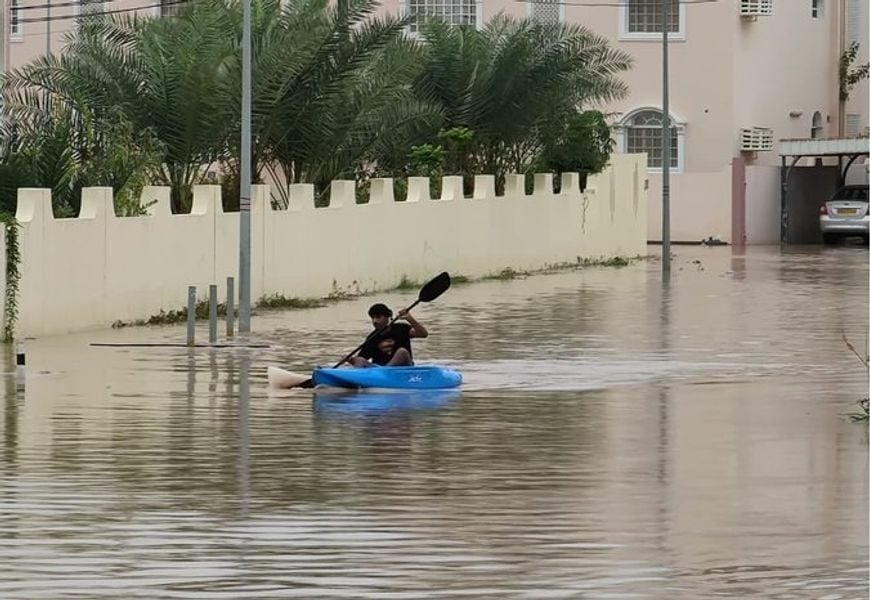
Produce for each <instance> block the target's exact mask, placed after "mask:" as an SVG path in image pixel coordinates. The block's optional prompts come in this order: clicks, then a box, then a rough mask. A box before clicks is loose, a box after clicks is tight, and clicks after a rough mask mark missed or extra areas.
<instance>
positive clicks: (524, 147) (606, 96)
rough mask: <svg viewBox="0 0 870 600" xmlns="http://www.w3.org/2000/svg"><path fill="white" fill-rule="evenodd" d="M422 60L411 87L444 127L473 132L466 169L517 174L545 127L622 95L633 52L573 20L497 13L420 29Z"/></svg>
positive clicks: (543, 135)
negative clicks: (477, 24) (470, 22)
mask: <svg viewBox="0 0 870 600" xmlns="http://www.w3.org/2000/svg"><path fill="white" fill-rule="evenodd" d="M423 37H424V38H425V40H426V42H427V45H428V60H427V62H426V65H425V68H424V69H423V71H422V72H421V75H420V77H419V78H418V79H417V81H416V86H415V89H416V90H417V93H418V95H419V96H420V97H421V98H425V99H431V100H432V101H434V102H436V103H437V104H438V105H439V106H441V107H442V109H443V111H444V115H445V127H446V128H467V129H469V130H471V131H472V132H473V134H474V143H473V144H472V153H473V156H472V160H471V161H470V168H471V169H473V170H477V172H484V173H494V174H496V175H498V176H499V178H503V176H504V174H505V173H507V172H518V173H522V172H524V171H525V169H526V168H528V167H529V166H530V165H531V164H532V163H533V161H534V159H535V158H536V157H537V156H538V155H539V154H540V152H541V149H542V147H543V143H544V140H545V139H546V137H547V135H548V131H549V130H550V129H555V130H559V131H561V130H562V129H563V128H564V127H563V124H564V121H565V119H566V118H567V117H568V116H569V115H573V114H575V112H576V110H577V109H578V108H581V107H584V106H589V105H594V104H601V103H606V102H609V101H612V100H615V99H618V98H621V97H624V96H625V94H626V93H627V91H628V88H627V86H626V84H625V82H623V81H621V80H620V79H619V75H620V74H621V73H622V72H624V71H626V70H627V69H629V68H630V66H631V57H630V56H629V55H628V54H626V53H624V52H622V51H620V50H618V49H614V48H612V47H611V46H610V45H609V44H608V42H607V40H606V39H605V38H603V37H601V36H599V35H597V34H595V33H593V32H591V31H590V30H588V29H586V28H585V27H583V26H580V25H575V24H558V25H544V24H540V23H538V22H535V21H532V20H521V21H518V20H514V19H511V18H509V17H504V16H497V17H495V18H494V19H492V20H491V21H489V22H488V23H487V24H486V26H485V27H484V28H483V29H481V30H477V29H475V28H473V27H465V26H463V27H455V26H450V25H448V24H446V23H444V22H441V21H431V22H428V23H427V24H425V25H424V27H423Z"/></svg>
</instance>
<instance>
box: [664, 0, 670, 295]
mask: <svg viewBox="0 0 870 600" xmlns="http://www.w3.org/2000/svg"><path fill="white" fill-rule="evenodd" d="M670 21H671V0H662V279H664V280H667V279H668V278H670V276H671V113H670V103H669V99H668V28H669V27H670Z"/></svg>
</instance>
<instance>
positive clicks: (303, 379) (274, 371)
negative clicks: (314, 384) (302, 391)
mask: <svg viewBox="0 0 870 600" xmlns="http://www.w3.org/2000/svg"><path fill="white" fill-rule="evenodd" d="M266 378H267V379H268V381H269V387H272V388H275V389H279V390H282V389H283V390H286V389H290V388H295V387H311V376H310V375H302V374H300V373H292V372H290V371H285V370H284V369H279V368H278V367H269V368H268V369H267V371H266Z"/></svg>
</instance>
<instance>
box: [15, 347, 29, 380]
mask: <svg viewBox="0 0 870 600" xmlns="http://www.w3.org/2000/svg"><path fill="white" fill-rule="evenodd" d="M26 383H27V357H26V355H25V353H24V344H23V343H22V342H18V343H16V344H15V389H16V391H18V392H23V391H24V387H25V384H26Z"/></svg>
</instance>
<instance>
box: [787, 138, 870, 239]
mask: <svg viewBox="0 0 870 600" xmlns="http://www.w3.org/2000/svg"><path fill="white" fill-rule="evenodd" d="M779 156H780V158H781V159H782V171H781V173H780V181H781V189H780V209H781V220H780V240H781V241H782V242H783V243H788V241H789V239H788V237H789V235H788V234H789V222H788V216H789V215H788V212H789V210H788V182H789V177H790V176H791V172H792V169H794V167H795V165H797V163H798V161H800V160H801V159H802V158H836V159H837V165H838V173H839V181H838V185H840V186H842V185H843V183H844V182H845V181H846V175H847V174H848V172H849V169H850V168H851V167H852V165H853V164H854V163H855V161H856V160H858V159H859V158H861V157H862V156H863V157H867V156H870V138H833V139H804V140H794V139H792V140H780V141H779ZM844 160H845V161H846V164H845V167H844V166H843V161H844Z"/></svg>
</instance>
